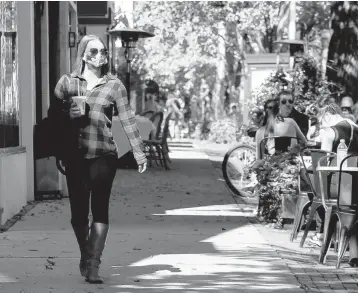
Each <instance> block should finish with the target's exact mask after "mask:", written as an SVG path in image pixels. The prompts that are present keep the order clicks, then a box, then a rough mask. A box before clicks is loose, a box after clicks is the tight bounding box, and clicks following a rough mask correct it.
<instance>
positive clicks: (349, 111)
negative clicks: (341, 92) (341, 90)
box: [340, 96, 356, 122]
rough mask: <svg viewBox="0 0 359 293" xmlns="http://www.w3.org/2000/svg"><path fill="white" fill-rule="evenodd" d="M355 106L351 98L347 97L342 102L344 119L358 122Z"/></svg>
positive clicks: (341, 107)
mask: <svg viewBox="0 0 359 293" xmlns="http://www.w3.org/2000/svg"><path fill="white" fill-rule="evenodd" d="M353 106H354V102H353V99H352V98H351V97H348V96H346V97H344V98H342V100H341V101H340V109H341V110H342V116H343V117H344V118H348V119H350V120H352V121H353V122H356V118H355V116H354V114H353Z"/></svg>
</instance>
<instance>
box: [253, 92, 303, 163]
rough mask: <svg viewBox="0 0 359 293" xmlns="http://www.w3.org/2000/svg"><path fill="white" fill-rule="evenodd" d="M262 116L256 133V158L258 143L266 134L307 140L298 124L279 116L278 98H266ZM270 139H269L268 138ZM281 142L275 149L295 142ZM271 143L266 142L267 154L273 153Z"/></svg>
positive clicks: (258, 153)
mask: <svg viewBox="0 0 359 293" xmlns="http://www.w3.org/2000/svg"><path fill="white" fill-rule="evenodd" d="M264 111H265V114H264V118H263V120H262V123H261V127H260V128H259V129H258V130H257V133H256V146H257V148H256V149H257V158H258V159H261V157H260V153H261V150H260V143H261V141H262V140H263V139H264V138H266V137H268V136H283V137H284V136H291V137H298V139H299V140H300V141H302V142H304V143H306V142H307V139H306V137H305V136H304V134H303V132H302V131H301V130H300V128H299V126H298V124H297V123H296V122H295V121H294V120H293V119H291V118H284V117H282V116H281V114H280V111H279V100H278V99H270V100H267V101H266V102H265V104H264ZM269 141H270V140H269ZM280 142H281V144H280V145H279V144H278V145H277V146H276V147H277V150H279V148H280V150H287V149H288V147H290V146H293V145H294V144H296V142H295V141H293V140H292V142H290V140H288V139H286V140H280ZM270 144H271V143H270V142H268V143H267V146H266V147H267V148H266V150H265V151H266V152H268V153H269V154H273V153H274V151H275V150H276V149H275V146H274V145H273V144H272V145H270Z"/></svg>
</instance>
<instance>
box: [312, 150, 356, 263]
mask: <svg viewBox="0 0 359 293" xmlns="http://www.w3.org/2000/svg"><path fill="white" fill-rule="evenodd" d="M354 158H356V160H354V162H355V165H356V167H358V155H357V154H352V155H349V156H347V157H346V158H344V160H343V161H342V162H341V164H340V168H339V180H338V181H339V182H338V197H337V204H336V206H328V207H327V209H326V214H325V223H324V241H323V245H322V248H321V251H320V256H319V262H320V263H324V262H325V260H326V255H327V253H328V249H329V245H330V243H331V241H332V237H333V234H334V232H335V230H336V226H337V225H339V227H338V228H339V229H338V230H339V231H340V234H339V235H340V239H339V249H338V257H337V263H336V268H337V269H338V268H339V267H340V261H341V259H342V258H343V255H344V253H345V251H346V250H347V247H348V244H349V239H350V237H351V236H352V233H353V231H356V230H357V228H356V229H354V228H355V226H357V225H358V198H357V194H358V170H357V168H356V171H355V170H354V171H353V172H350V171H349V170H348V169H347V170H343V165H344V162H345V161H346V162H348V164H349V161H351V162H353V159H354ZM323 159H324V158H323ZM349 159H351V160H349ZM319 163H320V162H319ZM354 169H355V168H354ZM320 173H322V172H320ZM321 179H323V176H322V175H321ZM348 179H349V180H348ZM343 181H344V183H346V184H343ZM342 185H343V186H342ZM321 186H322V188H323V189H325V188H326V186H325V185H324V182H323V180H322V181H321Z"/></svg>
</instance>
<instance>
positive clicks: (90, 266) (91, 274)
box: [86, 223, 109, 284]
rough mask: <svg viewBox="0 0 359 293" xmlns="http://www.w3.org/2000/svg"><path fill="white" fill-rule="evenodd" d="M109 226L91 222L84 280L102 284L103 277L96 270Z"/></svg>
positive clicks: (98, 266)
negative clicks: (88, 256) (88, 255)
mask: <svg viewBox="0 0 359 293" xmlns="http://www.w3.org/2000/svg"><path fill="white" fill-rule="evenodd" d="M108 228H109V226H108V225H106V224H103V223H92V225H91V233H90V237H89V253H90V258H89V259H88V261H87V273H86V282H89V283H91V284H102V283H103V279H102V278H101V277H100V276H99V274H98V270H99V268H100V263H101V255H102V252H103V249H104V248H105V244H106V238H107V233H108Z"/></svg>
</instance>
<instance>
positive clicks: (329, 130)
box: [309, 103, 358, 265]
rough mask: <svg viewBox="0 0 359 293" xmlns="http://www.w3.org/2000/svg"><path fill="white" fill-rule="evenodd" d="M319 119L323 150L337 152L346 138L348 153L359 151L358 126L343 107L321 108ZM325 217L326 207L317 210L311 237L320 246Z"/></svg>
mask: <svg viewBox="0 0 359 293" xmlns="http://www.w3.org/2000/svg"><path fill="white" fill-rule="evenodd" d="M318 120H319V123H320V125H321V129H320V133H319V138H320V142H321V149H322V150H323V151H327V152H336V150H337V148H338V145H339V143H340V140H341V139H344V140H345V144H346V145H347V147H348V155H349V154H357V153H358V126H357V125H356V124H355V123H354V122H353V121H352V120H351V119H348V118H345V117H343V116H342V112H341V108H340V106H339V105H338V104H334V103H332V104H329V105H327V106H325V107H323V108H322V109H320V110H319V115H318ZM331 184H335V180H334V178H332V179H331ZM356 184H357V183H356ZM324 218H325V210H324V207H320V208H319V209H318V210H317V219H316V221H317V233H316V234H315V235H314V236H312V237H311V238H309V241H310V242H311V243H314V244H317V245H319V246H321V244H322V241H323V230H324ZM354 237H355V238H356V239H354V240H353V239H352V240H351V241H350V245H351V249H350V254H351V255H350V260H351V265H355V263H356V264H357V262H358V256H357V242H358V239H357V237H358V235H357V234H356V235H354Z"/></svg>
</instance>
